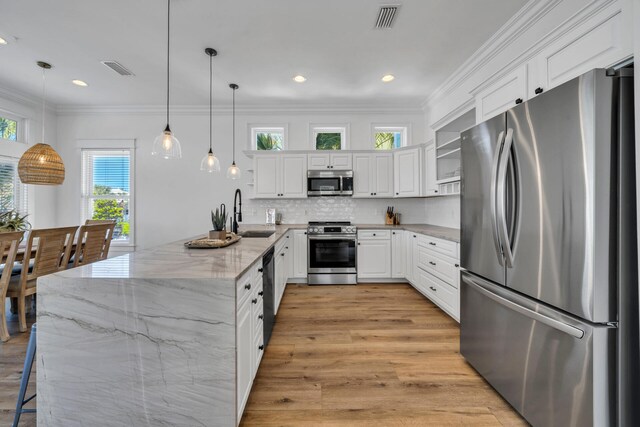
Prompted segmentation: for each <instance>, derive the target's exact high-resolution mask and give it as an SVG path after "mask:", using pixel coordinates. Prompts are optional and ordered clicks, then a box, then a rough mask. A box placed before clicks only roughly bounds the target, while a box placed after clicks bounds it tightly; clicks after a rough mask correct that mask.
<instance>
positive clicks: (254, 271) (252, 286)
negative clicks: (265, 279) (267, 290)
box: [236, 260, 262, 307]
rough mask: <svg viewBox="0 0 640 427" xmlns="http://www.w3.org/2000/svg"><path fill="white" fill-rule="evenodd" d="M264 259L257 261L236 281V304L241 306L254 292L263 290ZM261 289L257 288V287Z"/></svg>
mask: <svg viewBox="0 0 640 427" xmlns="http://www.w3.org/2000/svg"><path fill="white" fill-rule="evenodd" d="M261 269H262V260H260V261H258V262H256V263H255V264H253V265H252V266H251V267H249V270H248V271H247V272H246V273H244V274H243V275H242V277H240V279H238V280H237V281H236V306H237V307H239V306H240V304H242V302H243V301H244V300H246V299H247V298H249V297H250V296H251V295H253V294H254V293H255V294H257V293H258V292H260V291H262V272H261V271H260V270H261ZM258 286H259V287H260V289H257V287H258Z"/></svg>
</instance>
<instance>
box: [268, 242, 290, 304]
mask: <svg viewBox="0 0 640 427" xmlns="http://www.w3.org/2000/svg"><path fill="white" fill-rule="evenodd" d="M288 240H291V239H285V240H284V241H283V242H279V243H278V244H277V245H276V247H275V253H274V256H275V258H276V259H275V262H274V270H275V272H274V276H275V280H274V284H273V286H274V290H273V293H274V295H275V308H274V312H275V313H277V312H278V307H280V301H281V300H282V296H283V295H284V290H285V288H286V286H287V281H288V280H289V272H290V271H291V263H292V259H291V258H292V256H293V251H291V250H290V249H291V247H292V246H289V242H288Z"/></svg>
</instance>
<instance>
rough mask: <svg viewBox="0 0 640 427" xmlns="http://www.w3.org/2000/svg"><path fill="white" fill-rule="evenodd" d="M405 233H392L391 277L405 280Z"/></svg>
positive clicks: (400, 231)
mask: <svg viewBox="0 0 640 427" xmlns="http://www.w3.org/2000/svg"><path fill="white" fill-rule="evenodd" d="M404 235H405V231H404V230H393V231H392V232H391V277H392V278H394V279H403V278H405V277H406V268H407V262H406V253H407V248H406V244H405V236H404Z"/></svg>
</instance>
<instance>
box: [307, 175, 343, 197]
mask: <svg viewBox="0 0 640 427" xmlns="http://www.w3.org/2000/svg"><path fill="white" fill-rule="evenodd" d="M341 180H342V179H341V178H340V177H339V176H330V177H309V178H307V196H339V195H340V194H341Z"/></svg>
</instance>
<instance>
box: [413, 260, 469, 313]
mask: <svg viewBox="0 0 640 427" xmlns="http://www.w3.org/2000/svg"><path fill="white" fill-rule="evenodd" d="M419 274H420V279H419V280H420V284H421V286H420V287H421V288H422V290H423V292H425V293H426V296H427V297H429V298H431V300H432V301H433V302H434V303H436V304H438V305H439V306H440V307H441V308H442V309H443V310H445V311H446V312H448V313H449V314H451V315H452V316H453V317H454V318H455V319H456V320H458V319H459V318H460V292H459V291H458V289H456V288H454V287H453V286H449V285H447V284H446V283H444V282H443V281H441V280H439V279H438V278H437V277H435V276H433V275H431V274H429V273H428V272H426V271H423V270H421V271H420V273H419Z"/></svg>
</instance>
